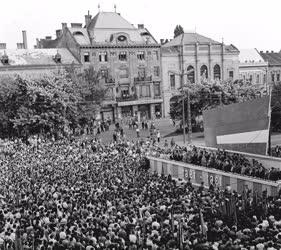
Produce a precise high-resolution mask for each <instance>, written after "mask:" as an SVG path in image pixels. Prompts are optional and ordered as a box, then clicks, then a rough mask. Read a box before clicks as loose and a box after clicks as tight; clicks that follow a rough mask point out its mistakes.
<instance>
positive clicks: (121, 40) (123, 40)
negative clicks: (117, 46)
mask: <svg viewBox="0 0 281 250" xmlns="http://www.w3.org/2000/svg"><path fill="white" fill-rule="evenodd" d="M117 39H118V41H119V42H125V41H126V40H127V37H125V36H123V35H121V36H118V38H117Z"/></svg>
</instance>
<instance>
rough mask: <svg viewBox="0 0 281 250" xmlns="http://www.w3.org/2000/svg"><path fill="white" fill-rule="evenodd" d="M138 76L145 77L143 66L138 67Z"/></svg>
mask: <svg viewBox="0 0 281 250" xmlns="http://www.w3.org/2000/svg"><path fill="white" fill-rule="evenodd" d="M138 76H139V77H140V78H143V77H145V68H139V72H138Z"/></svg>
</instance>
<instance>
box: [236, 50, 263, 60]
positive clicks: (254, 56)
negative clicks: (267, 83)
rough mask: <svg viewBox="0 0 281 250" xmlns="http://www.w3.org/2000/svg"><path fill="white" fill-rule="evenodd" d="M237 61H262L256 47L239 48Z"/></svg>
mask: <svg viewBox="0 0 281 250" xmlns="http://www.w3.org/2000/svg"><path fill="white" fill-rule="evenodd" d="M239 51H240V54H239V61H240V63H247V62H248V63H250V62H255V63H256V62H264V59H263V58H262V57H261V55H260V54H259V52H258V51H257V50H256V49H240V50H239Z"/></svg>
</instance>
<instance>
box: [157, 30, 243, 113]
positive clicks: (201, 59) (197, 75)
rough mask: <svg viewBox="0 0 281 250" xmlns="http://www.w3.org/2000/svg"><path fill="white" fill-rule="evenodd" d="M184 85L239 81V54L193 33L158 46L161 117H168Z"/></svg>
mask: <svg viewBox="0 0 281 250" xmlns="http://www.w3.org/2000/svg"><path fill="white" fill-rule="evenodd" d="M181 72H184V73H185V75H184V79H183V82H184V83H190V84H195V83H196V84H198V83H201V82H204V81H226V80H229V79H233V80H235V79H238V77H239V50H238V49H237V48H236V47H235V46H234V45H225V44H224V43H223V42H222V43H219V42H216V41H214V40H212V39H210V38H208V37H205V36H202V35H200V34H197V33H183V34H181V35H179V36H177V37H176V38H174V39H173V40H171V41H169V42H167V43H165V44H163V46H162V80H163V97H164V115H165V116H169V112H170V99H171V98H172V97H173V96H175V95H178V94H179V90H178V89H179V88H180V86H181V80H180V76H179V75H178V73H181Z"/></svg>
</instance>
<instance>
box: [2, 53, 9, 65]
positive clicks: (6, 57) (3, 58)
mask: <svg viewBox="0 0 281 250" xmlns="http://www.w3.org/2000/svg"><path fill="white" fill-rule="evenodd" d="M1 62H2V64H4V65H8V64H9V57H8V56H7V55H6V53H5V54H4V55H3V56H1Z"/></svg>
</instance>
